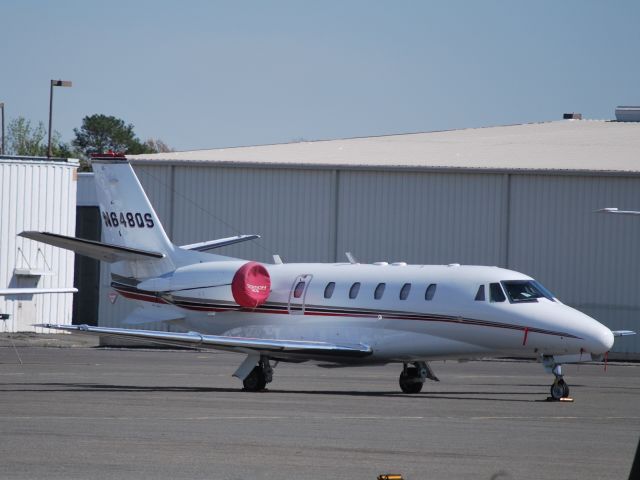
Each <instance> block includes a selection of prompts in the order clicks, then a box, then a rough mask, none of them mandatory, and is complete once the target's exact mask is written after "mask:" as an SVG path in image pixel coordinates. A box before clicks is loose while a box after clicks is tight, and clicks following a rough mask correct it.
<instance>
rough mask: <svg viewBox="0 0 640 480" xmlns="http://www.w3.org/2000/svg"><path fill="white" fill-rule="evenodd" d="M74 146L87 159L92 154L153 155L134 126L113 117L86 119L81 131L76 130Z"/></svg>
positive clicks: (98, 115) (97, 115)
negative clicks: (139, 137)
mask: <svg viewBox="0 0 640 480" xmlns="http://www.w3.org/2000/svg"><path fill="white" fill-rule="evenodd" d="M73 132H74V133H75V135H76V138H75V139H74V140H73V142H72V143H73V145H74V146H75V147H77V148H78V149H80V151H82V153H83V154H84V155H86V156H87V157H89V156H91V154H92V153H106V152H108V151H109V150H111V151H113V152H117V153H129V154H137V153H153V152H152V151H151V150H150V149H149V147H148V146H147V145H145V144H144V143H142V142H141V141H140V140H139V139H138V137H136V135H135V133H134V132H133V125H132V124H129V125H127V124H126V123H125V122H124V120H122V119H120V118H116V117H113V116H107V115H101V114H95V115H91V116H87V117H84V118H83V119H82V126H81V127H80V129H77V128H74V129H73Z"/></svg>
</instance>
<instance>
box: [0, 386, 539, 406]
mask: <svg viewBox="0 0 640 480" xmlns="http://www.w3.org/2000/svg"><path fill="white" fill-rule="evenodd" d="M2 386H3V387H5V388H2V389H1V390H0V391H2V390H4V391H10V392H42V393H50V392H133V393H135V392H139V393H144V392H176V393H242V394H252V395H268V394H289V395H291V394H293V395H327V396H330V395H334V396H345V397H406V398H428V399H433V400H479V401H491V402H539V401H545V400H541V399H540V398H541V395H544V394H545V388H544V387H541V386H540V385H526V386H531V387H540V388H541V389H540V390H536V391H528V392H505V391H496V392H478V391H440V392H429V391H425V392H422V393H417V394H406V393H402V392H389V391H383V392H373V391H355V390H283V389H266V390H264V391H262V392H244V391H243V390H241V389H239V388H220V387H188V386H167V385H162V386H149V385H145V386H142V385H112V384H99V383H61V382H55V383H29V384H25V383H13V384H6V383H5V384H3V385H2ZM7 387H9V388H7ZM11 387H14V388H11ZM507 396H508V397H523V396H527V397H530V398H501V397H507Z"/></svg>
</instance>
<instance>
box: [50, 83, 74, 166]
mask: <svg viewBox="0 0 640 480" xmlns="http://www.w3.org/2000/svg"><path fill="white" fill-rule="evenodd" d="M70 86H71V82H70V81H69V80H51V91H50V92H49V142H48V146H47V158H50V157H51V114H52V111H53V87H70Z"/></svg>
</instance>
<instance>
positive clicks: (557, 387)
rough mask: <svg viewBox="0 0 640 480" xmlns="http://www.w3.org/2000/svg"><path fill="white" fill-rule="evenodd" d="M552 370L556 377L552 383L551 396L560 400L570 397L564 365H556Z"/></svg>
mask: <svg viewBox="0 0 640 480" xmlns="http://www.w3.org/2000/svg"><path fill="white" fill-rule="evenodd" d="M551 372H552V373H553V374H554V375H555V377H556V379H555V380H554V381H553V383H552V384H551V398H553V399H554V400H560V399H562V398H567V397H569V385H567V382H565V381H564V378H563V377H562V365H554V366H553V369H552V370H551Z"/></svg>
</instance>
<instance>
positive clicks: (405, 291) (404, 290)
mask: <svg viewBox="0 0 640 480" xmlns="http://www.w3.org/2000/svg"><path fill="white" fill-rule="evenodd" d="M410 291H411V284H410V283H405V284H404V285H403V286H402V288H401V289H400V300H406V299H407V297H408V296H409V292H410Z"/></svg>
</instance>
